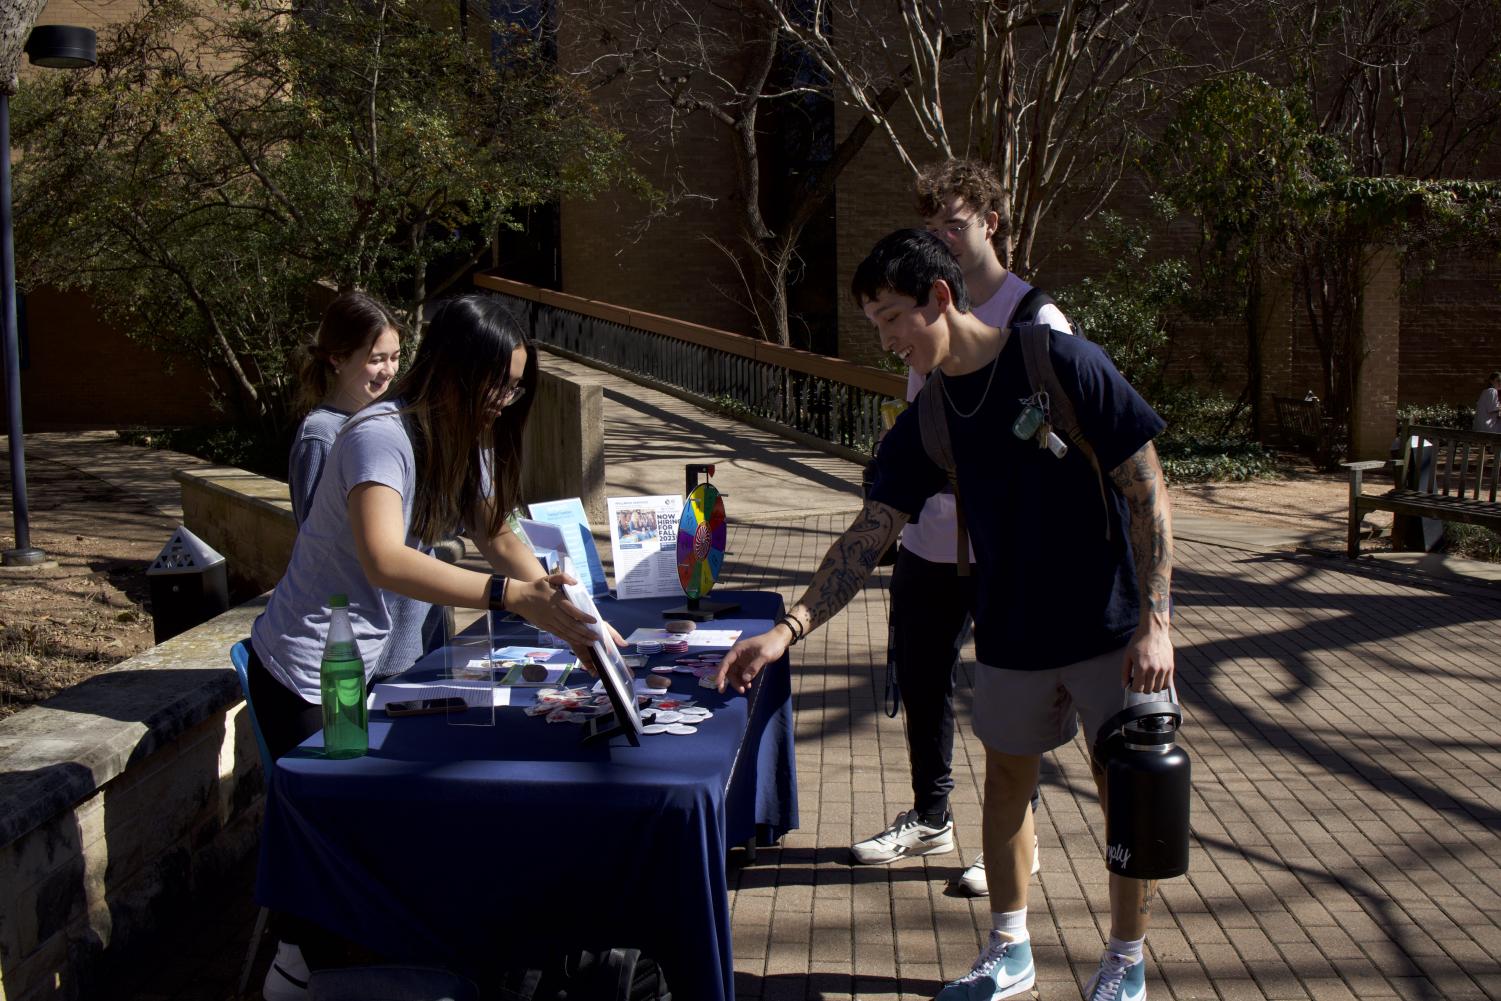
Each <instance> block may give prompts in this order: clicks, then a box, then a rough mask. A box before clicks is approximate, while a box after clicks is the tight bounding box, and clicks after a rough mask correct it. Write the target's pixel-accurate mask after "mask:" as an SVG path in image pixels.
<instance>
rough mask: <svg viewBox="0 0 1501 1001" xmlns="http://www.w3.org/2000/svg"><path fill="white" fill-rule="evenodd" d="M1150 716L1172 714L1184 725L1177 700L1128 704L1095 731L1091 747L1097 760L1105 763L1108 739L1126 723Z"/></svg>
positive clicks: (1178, 723) (1098, 762)
mask: <svg viewBox="0 0 1501 1001" xmlns="http://www.w3.org/2000/svg"><path fill="white" fill-rule="evenodd" d="M1148 716H1171V717H1172V718H1173V719H1174V720H1175V721H1176V723H1177V725H1178V726H1182V725H1183V710H1182V709H1181V708H1180V707H1179V706H1178V703H1177V702H1167V701H1165V700H1163V699H1155V700H1153V701H1151V702H1137V703H1136V704H1135V705H1128V706H1126V708H1124V709H1122V710H1121V711H1120V712H1118V713H1116V714H1115V715H1114V716H1112V717H1110V718H1109V719H1107V720H1106V721H1105V722H1104V723H1102V724H1101V725H1100V729H1099V731H1098V732H1097V733H1095V737H1094V744H1093V746H1092V747H1091V749H1090V753H1091V754H1092V755H1093V756H1094V760H1095V762H1096V763H1097V764H1101V765H1103V764H1104V763H1105V753H1104V751H1105V742H1106V741H1108V740H1109V739H1110V738H1111V737H1114V736H1115V735H1116V734H1117V733H1119V732H1120V731H1121V730H1123V729H1125V727H1126V724H1128V723H1132V722H1134V721H1136V720H1139V719H1145V718H1146V717H1148Z"/></svg>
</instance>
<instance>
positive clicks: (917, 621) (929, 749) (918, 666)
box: [891, 549, 975, 816]
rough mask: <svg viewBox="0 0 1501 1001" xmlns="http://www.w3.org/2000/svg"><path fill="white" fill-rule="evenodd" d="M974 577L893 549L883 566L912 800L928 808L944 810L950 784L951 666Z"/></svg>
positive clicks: (960, 640)
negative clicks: (887, 572) (890, 565)
mask: <svg viewBox="0 0 1501 1001" xmlns="http://www.w3.org/2000/svg"><path fill="white" fill-rule="evenodd" d="M974 593H975V578H974V576H973V575H971V576H969V577H961V576H959V571H958V568H957V567H956V566H955V565H954V564H952V563H931V562H929V561H928V560H925V559H923V558H922V557H921V556H918V555H916V554H914V553H913V552H912V551H911V550H909V549H901V550H899V551H898V552H897V557H896V568H895V569H894V570H893V571H892V574H891V654H892V659H893V661H894V662H895V663H896V683H897V687H898V688H899V689H900V691H901V693H902V704H903V705H904V706H906V708H907V756H908V760H909V761H910V762H911V765H912V806H913V808H914V809H915V810H917V812H918V813H919V814H922V815H924V816H933V815H937V814H940V813H943V812H946V811H947V810H948V806H949V793H950V792H952V791H953V789H954V777H953V774H952V768H953V761H954V671H955V669H956V668H957V667H958V664H959V649H960V647H961V646H963V644H964V637H965V633H967V632H968V627H969V610H970V608H971V606H972V605H973V604H974Z"/></svg>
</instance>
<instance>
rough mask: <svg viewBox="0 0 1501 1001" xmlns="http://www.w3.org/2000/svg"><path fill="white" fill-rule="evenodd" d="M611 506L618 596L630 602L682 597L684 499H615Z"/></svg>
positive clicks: (671, 497)
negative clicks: (680, 525) (681, 520)
mask: <svg viewBox="0 0 1501 1001" xmlns="http://www.w3.org/2000/svg"><path fill="white" fill-rule="evenodd" d="M607 503H608V505H609V510H610V556H611V558H612V559H613V560H614V562H615V594H616V596H617V597H619V598H620V599H621V600H622V601H628V600H630V599H632V598H662V597H672V596H676V595H681V594H682V593H683V585H682V584H681V583H680V582H679V581H678V566H677V558H678V555H677V553H678V518H679V517H680V516H681V515H682V513H683V498H682V497H679V496H677V495H676V494H673V495H670V496H668V495H662V496H656V497H611V498H609V500H608V501H607Z"/></svg>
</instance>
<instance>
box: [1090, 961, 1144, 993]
mask: <svg viewBox="0 0 1501 1001" xmlns="http://www.w3.org/2000/svg"><path fill="white" fill-rule="evenodd" d="M1084 997H1085V998H1086V999H1088V1001H1147V964H1146V961H1145V960H1142V959H1138V960H1137V961H1136V962H1134V963H1133V962H1131V961H1130V960H1129V959H1127V958H1126V957H1125V956H1122V955H1121V954H1120V953H1117V952H1106V953H1105V955H1103V956H1101V957H1100V968H1099V969H1098V970H1096V971H1095V975H1094V976H1093V977H1092V978H1091V979H1090V981H1089V986H1087V987H1085V988H1084Z"/></svg>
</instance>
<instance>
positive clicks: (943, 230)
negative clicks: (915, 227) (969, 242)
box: [927, 216, 980, 236]
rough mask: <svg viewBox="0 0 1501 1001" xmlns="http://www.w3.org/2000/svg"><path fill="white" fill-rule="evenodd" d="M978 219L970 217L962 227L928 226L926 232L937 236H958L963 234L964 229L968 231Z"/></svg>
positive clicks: (977, 217)
mask: <svg viewBox="0 0 1501 1001" xmlns="http://www.w3.org/2000/svg"><path fill="white" fill-rule="evenodd" d="M979 218H980V217H979V216H970V217H969V218H968V219H966V220H965V221H964V223H963V225H960V226H929V227H927V230H928V232H929V233H933V234H935V235H937V236H958V235H959V234H960V233H963V232H964V231H965V230H966V229H969V228H970V227H971V226H973V225H974V224H975V220H977V219H979Z"/></svg>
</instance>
